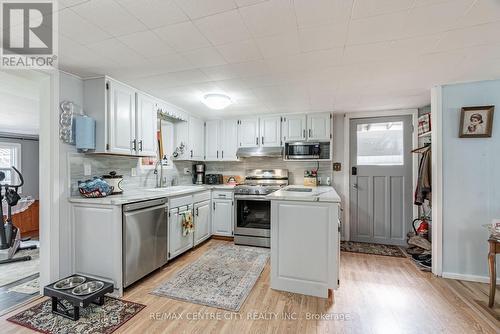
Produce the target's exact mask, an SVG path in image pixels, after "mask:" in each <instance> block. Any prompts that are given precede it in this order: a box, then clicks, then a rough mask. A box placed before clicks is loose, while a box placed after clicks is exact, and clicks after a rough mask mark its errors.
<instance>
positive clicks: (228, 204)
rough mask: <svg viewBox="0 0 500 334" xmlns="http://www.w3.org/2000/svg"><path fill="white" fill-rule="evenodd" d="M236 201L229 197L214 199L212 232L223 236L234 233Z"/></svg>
mask: <svg viewBox="0 0 500 334" xmlns="http://www.w3.org/2000/svg"><path fill="white" fill-rule="evenodd" d="M233 205H234V201H233V200H229V199H213V200H212V226H213V230H212V234H214V235H221V236H228V237H230V236H232V235H233V216H234V215H233V212H234V210H233V209H234V207H233Z"/></svg>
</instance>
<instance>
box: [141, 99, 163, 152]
mask: <svg viewBox="0 0 500 334" xmlns="http://www.w3.org/2000/svg"><path fill="white" fill-rule="evenodd" d="M136 101H137V123H136V137H137V154H139V155H147V156H156V155H157V149H156V147H157V142H158V141H157V131H158V129H157V127H158V118H157V116H156V100H155V99H154V98H152V97H150V96H148V95H145V94H141V93H137V98H136Z"/></svg>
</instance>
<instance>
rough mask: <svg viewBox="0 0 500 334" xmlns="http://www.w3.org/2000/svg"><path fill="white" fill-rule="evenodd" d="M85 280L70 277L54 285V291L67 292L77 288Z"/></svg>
mask: <svg viewBox="0 0 500 334" xmlns="http://www.w3.org/2000/svg"><path fill="white" fill-rule="evenodd" d="M86 280H87V279H86V278H85V277H82V276H72V277H68V278H65V279H62V280H60V281H59V282H57V283H55V284H54V289H56V290H67V289H72V288H74V287H77V286H79V285H80V284H83V283H85V281H86Z"/></svg>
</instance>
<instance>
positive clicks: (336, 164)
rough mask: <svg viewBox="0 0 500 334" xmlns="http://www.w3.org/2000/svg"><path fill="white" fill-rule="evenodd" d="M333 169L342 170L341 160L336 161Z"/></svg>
mask: <svg viewBox="0 0 500 334" xmlns="http://www.w3.org/2000/svg"><path fill="white" fill-rule="evenodd" d="M333 170H334V171H336V172H340V171H341V170H342V164H341V163H340V162H334V163H333Z"/></svg>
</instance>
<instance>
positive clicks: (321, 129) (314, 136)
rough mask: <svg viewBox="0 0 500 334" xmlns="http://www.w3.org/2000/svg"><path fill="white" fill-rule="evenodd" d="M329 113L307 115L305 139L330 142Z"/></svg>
mask: <svg viewBox="0 0 500 334" xmlns="http://www.w3.org/2000/svg"><path fill="white" fill-rule="evenodd" d="M330 116H331V115H330V113H317V114H309V115H307V128H308V129H307V138H308V140H310V141H330V138H331V137H330V134H331V121H332V120H331V118H330Z"/></svg>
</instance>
